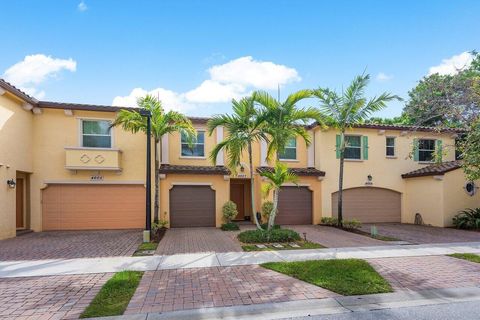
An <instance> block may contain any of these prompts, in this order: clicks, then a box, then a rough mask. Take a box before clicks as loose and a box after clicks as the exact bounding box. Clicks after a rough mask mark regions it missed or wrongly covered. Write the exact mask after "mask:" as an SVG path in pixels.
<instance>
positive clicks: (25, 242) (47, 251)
mask: <svg viewBox="0 0 480 320" xmlns="http://www.w3.org/2000/svg"><path fill="white" fill-rule="evenodd" d="M141 242H142V231H140V230H100V231H49V232H34V233H29V234H26V235H22V236H19V237H16V238H11V239H6V240H1V241H0V261H6V260H39V259H71V258H93V257H112V256H131V255H132V254H133V252H134V251H135V249H136V248H137V247H138V245H139V244H140V243H141Z"/></svg>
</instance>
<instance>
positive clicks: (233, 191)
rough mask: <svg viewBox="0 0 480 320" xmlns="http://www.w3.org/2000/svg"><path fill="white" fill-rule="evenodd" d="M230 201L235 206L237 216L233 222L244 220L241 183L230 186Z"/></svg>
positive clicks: (243, 186) (243, 190) (243, 198)
mask: <svg viewBox="0 0 480 320" xmlns="http://www.w3.org/2000/svg"><path fill="white" fill-rule="evenodd" d="M230 200H232V201H233V202H235V204H236V205H237V211H238V214H237V216H236V217H235V218H234V220H244V219H245V185H244V184H243V183H241V184H240V183H238V184H237V183H235V184H233V183H231V184H230Z"/></svg>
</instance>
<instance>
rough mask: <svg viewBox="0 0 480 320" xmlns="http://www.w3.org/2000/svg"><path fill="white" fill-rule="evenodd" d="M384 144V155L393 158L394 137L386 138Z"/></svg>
mask: <svg viewBox="0 0 480 320" xmlns="http://www.w3.org/2000/svg"><path fill="white" fill-rule="evenodd" d="M385 142H386V153H385V155H386V156H387V157H395V137H387V138H386V139H385Z"/></svg>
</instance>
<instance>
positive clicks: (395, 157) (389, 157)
mask: <svg viewBox="0 0 480 320" xmlns="http://www.w3.org/2000/svg"><path fill="white" fill-rule="evenodd" d="M385 158H387V159H397V156H385Z"/></svg>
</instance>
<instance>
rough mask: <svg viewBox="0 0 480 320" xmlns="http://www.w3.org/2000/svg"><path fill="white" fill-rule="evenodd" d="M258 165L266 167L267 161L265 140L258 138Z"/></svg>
mask: <svg viewBox="0 0 480 320" xmlns="http://www.w3.org/2000/svg"><path fill="white" fill-rule="evenodd" d="M260 166H261V167H266V166H268V163H267V142H266V141H265V140H263V139H261V140H260Z"/></svg>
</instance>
